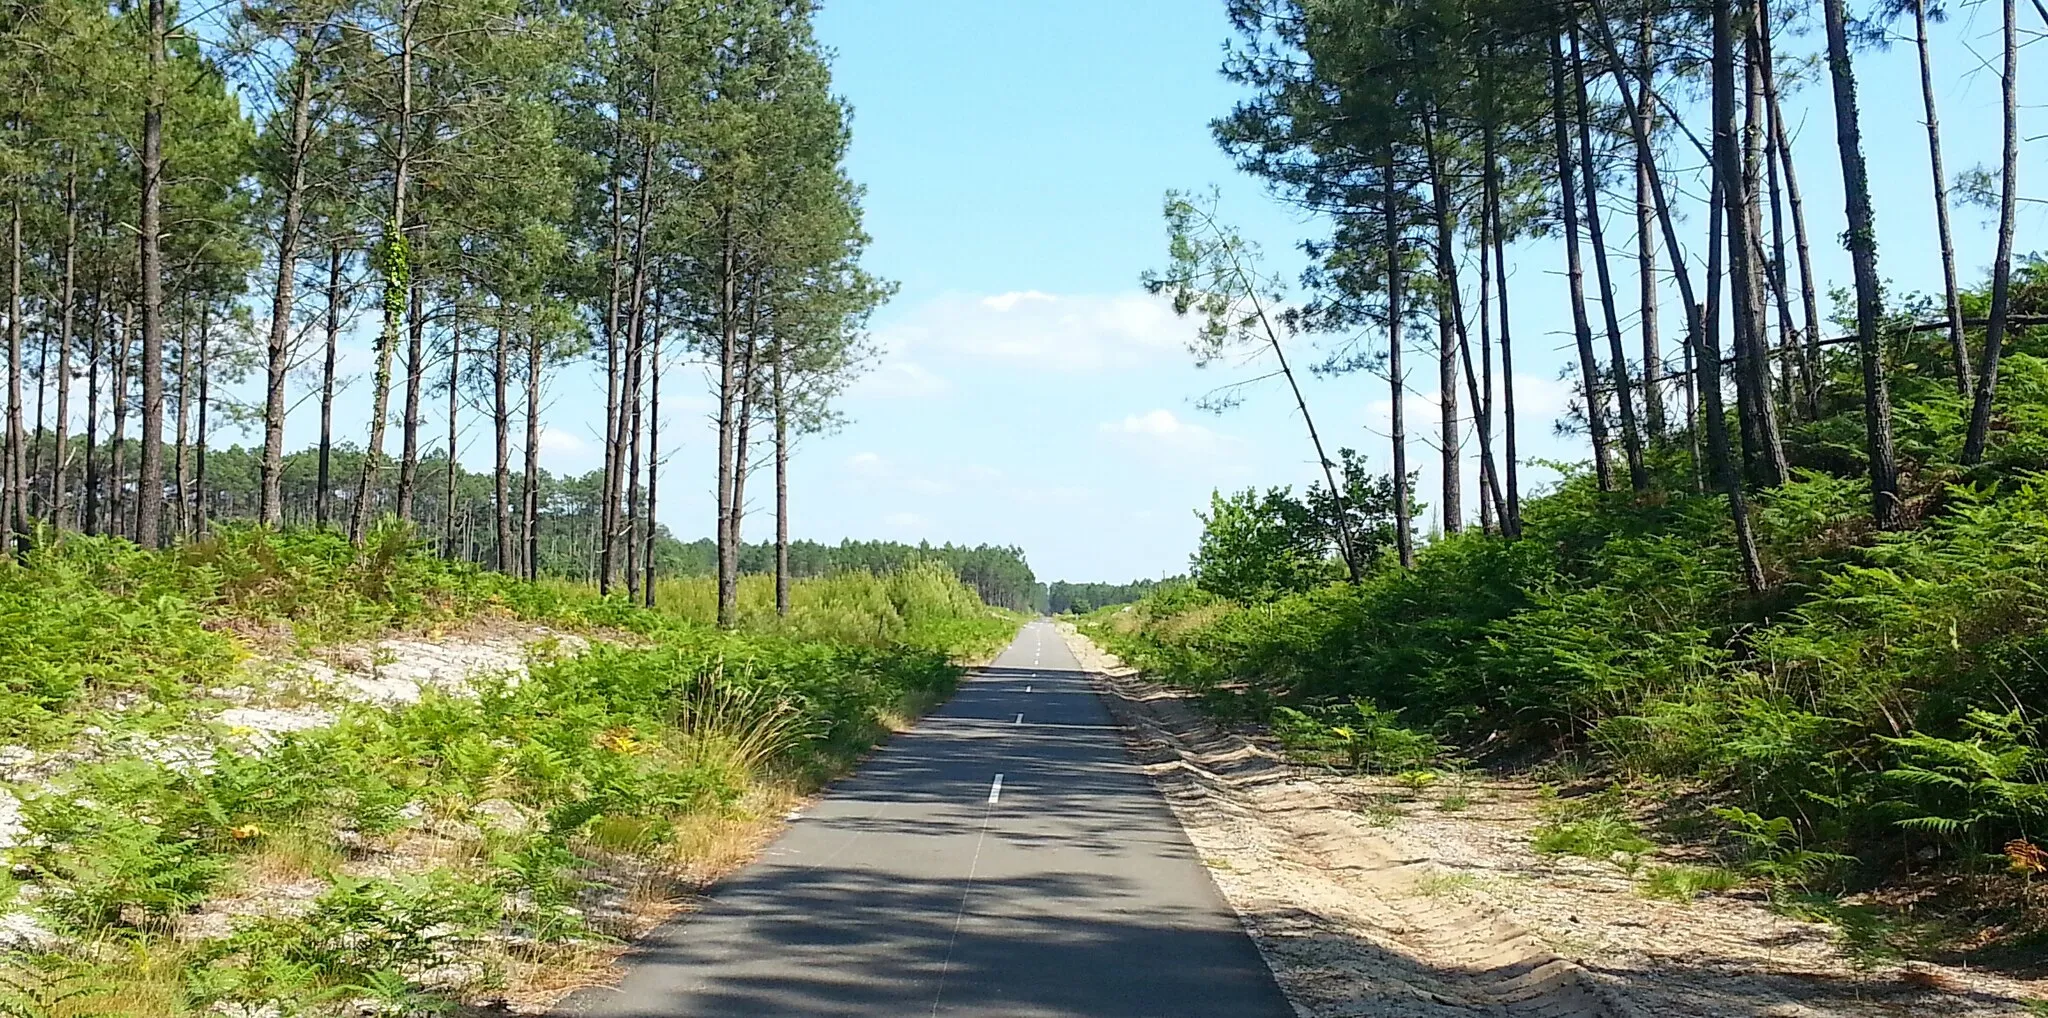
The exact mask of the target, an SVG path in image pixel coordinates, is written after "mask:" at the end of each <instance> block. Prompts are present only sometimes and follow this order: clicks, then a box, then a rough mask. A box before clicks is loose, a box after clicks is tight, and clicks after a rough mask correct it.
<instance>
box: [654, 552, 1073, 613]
mask: <svg viewBox="0 0 2048 1018" xmlns="http://www.w3.org/2000/svg"><path fill="white" fill-rule="evenodd" d="M676 551H677V553H678V554H679V555H680V556H681V558H680V560H679V561H678V562H677V564H676V572H677V573H678V574H679V575H683V576H708V575H710V574H711V573H712V572H714V571H715V569H716V567H717V564H718V560H717V553H718V552H717V547H716V546H715V545H714V544H713V543H712V541H711V539H710V538H708V537H705V538H698V539H697V540H695V541H692V542H689V543H687V544H681V543H678V544H677V545H676ZM920 562H938V563H941V564H943V565H945V566H946V567H947V568H948V569H951V570H952V571H953V573H954V575H957V576H959V577H960V580H961V582H963V583H965V584H967V585H968V586H970V587H973V588H974V590H975V592H976V593H978V594H980V595H981V599H982V600H983V601H984V602H987V603H988V604H992V605H998V606H1000V607H1004V608H1010V609H1013V610H1016V611H1029V610H1038V611H1043V610H1044V609H1045V596H1046V588H1045V585H1044V584H1042V583H1039V582H1038V580H1037V578H1036V577H1035V576H1033V575H1032V573H1031V566H1030V564H1029V563H1027V562H1026V561H1025V560H1024V550H1023V549H1022V548H1005V547H1000V546H997V545H989V544H983V545H975V546H974V547H968V546H966V545H955V544H936V545H935V544H932V543H930V542H929V541H925V542H920V543H918V544H904V543H903V542H901V541H852V540H845V541H840V542H839V543H838V544H836V545H833V544H821V543H819V542H816V541H791V542H790V543H789V573H790V575H791V576H797V577H803V576H823V575H826V574H829V573H838V572H847V571H863V572H871V573H875V574H878V575H881V574H887V573H892V572H895V571H897V570H899V569H903V568H905V567H907V566H911V565H914V564H917V563H920ZM774 571H775V545H774V544H773V543H772V542H767V541H764V542H761V543H759V544H743V545H741V546H740V572H742V573H770V572H774Z"/></svg>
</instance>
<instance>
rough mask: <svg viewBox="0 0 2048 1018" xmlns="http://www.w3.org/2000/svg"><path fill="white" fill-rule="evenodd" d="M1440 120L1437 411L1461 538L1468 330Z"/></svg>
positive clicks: (1428, 135)
mask: <svg viewBox="0 0 2048 1018" xmlns="http://www.w3.org/2000/svg"><path fill="white" fill-rule="evenodd" d="M1435 118H1436V113H1435V111H1434V110H1432V111H1431V113H1430V117H1429V118H1428V119H1426V120H1424V121H1423V125H1422V130H1423V141H1422V147H1423V153H1424V155H1425V157H1426V158H1427V159H1428V160H1429V193H1430V205H1431V207H1432V211H1433V212H1434V213H1435V215H1434V216H1433V217H1432V218H1434V219H1435V220H1436V274H1437V288H1436V339H1437V410H1438V426H1439V430H1438V434H1439V435H1440V436H1441V441H1442V446H1443V447H1442V450H1441V452H1442V457H1443V464H1442V470H1443V472H1444V477H1443V507H1442V519H1443V521H1444V533H1446V534H1456V533H1458V532H1460V531H1462V530H1464V529H1465V505H1464V501H1465V498H1464V496H1465V492H1464V477H1463V476H1462V475H1463V470H1462V469H1461V463H1460V459H1461V457H1460V455H1459V454H1460V452H1461V451H1462V449H1463V446H1464V437H1463V436H1462V435H1461V434H1460V431H1461V429H1460V427H1459V424H1458V350H1459V348H1460V345H1459V342H1458V340H1459V334H1460V333H1461V332H1462V331H1463V330H1464V327H1465V323H1464V316H1463V315H1462V314H1461V313H1460V312H1459V309H1458V307H1457V301H1458V262H1457V259H1456V258H1455V257H1453V254H1452V246H1453V245H1454V244H1455V243H1456V242H1457V238H1456V228H1455V226H1454V225H1453V223H1452V221H1451V220H1452V216H1453V214H1454V213H1453V212H1452V209H1451V205H1452V200H1451V195H1450V193H1449V191H1448V186H1447V184H1446V183H1445V181H1444V174H1443V169H1442V157H1441V153H1439V152H1438V151H1437V138H1436V126H1435V124H1434V123H1432V121H1434V120H1435ZM1484 484H1485V482H1484V480H1483V479H1482V481H1481V487H1482V490H1481V492H1480V495H1479V500H1480V502H1481V503H1484V502H1485V501H1486V493H1485V491H1484V490H1483V488H1484Z"/></svg>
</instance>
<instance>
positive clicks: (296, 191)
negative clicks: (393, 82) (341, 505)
mask: <svg viewBox="0 0 2048 1018" xmlns="http://www.w3.org/2000/svg"><path fill="white" fill-rule="evenodd" d="M309 47H310V43H309V42H307V43H302V44H301V45H300V47H299V53H298V64H297V70H298V73H297V74H296V75H295V76H294V77H293V80H292V122H291V148H290V150H289V151H287V153H286V155H285V172H284V185H285V188H284V216H283V220H282V221H281V222H280V223H279V224H278V232H277V276H276V278H275V279H274V280H273V281H272V284H271V285H272V290H271V296H270V337H269V342H268V344H266V350H265V353H266V357H265V364H264V368H265V370H264V387H263V392H264V396H263V460H262V464H261V481H260V487H259V490H258V491H257V495H256V523H257V525H258V526H264V527H270V528H271V529H276V528H278V527H281V526H283V525H284V417H285V380H286V375H287V374H289V372H290V371H291V366H292V365H291V356H292V351H291V338H292V332H291V325H292V294H293V288H294V286H295V285H296V283H297V281H298V255H299V228H300V220H301V218H302V217H303V215H304V207H305V192H306V151H307V141H308V138H309V137H310V136H311V134H312V125H313V65H312V58H311V54H310V53H309V52H308V49H309Z"/></svg>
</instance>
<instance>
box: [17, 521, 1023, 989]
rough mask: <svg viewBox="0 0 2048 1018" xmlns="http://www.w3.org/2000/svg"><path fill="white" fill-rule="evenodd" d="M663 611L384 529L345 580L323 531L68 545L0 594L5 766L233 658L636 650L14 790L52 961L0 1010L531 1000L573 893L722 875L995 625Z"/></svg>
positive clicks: (872, 607) (337, 543)
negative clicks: (254, 903) (520, 628)
mask: <svg viewBox="0 0 2048 1018" xmlns="http://www.w3.org/2000/svg"><path fill="white" fill-rule="evenodd" d="M659 593H661V594H662V595H664V598H663V599H664V600H665V601H666V602H667V606H665V607H664V609H663V610H661V611H648V610H645V609H642V608H638V607H636V606H633V605H631V604H628V603H626V601H625V600H624V599H622V598H599V597H597V596H596V595H595V593H594V592H592V591H589V590H587V589H583V588H579V587H576V586H573V585H568V584H562V583H546V584H527V583H522V582H519V581H515V580H509V579H506V578H504V577H499V576H494V575H491V574H487V573H482V572H480V571H478V570H476V569H474V568H471V567H468V566H463V565H451V564H449V563H445V562H441V561H439V560H437V559H435V558H433V557H431V556H430V555H428V554H426V553H425V552H423V551H420V550H415V549H413V548H411V547H409V546H408V543H407V542H406V540H405V538H404V535H403V534H402V533H397V532H385V533H382V534H380V536H379V538H378V539H377V540H376V541H374V542H372V547H371V548H370V550H368V551H366V552H361V553H358V552H356V551H354V550H352V549H349V548H348V546H347V544H346V543H345V542H342V541H341V540H340V539H339V538H337V537H334V536H333V535H326V534H301V533H287V534H283V535H269V534H262V533H259V532H254V531H235V530H229V531H226V532H224V533H223V534H222V535H220V536H219V537H218V538H216V539H213V540H211V541H209V542H208V543H206V544H204V545H202V546H198V547H193V548H184V549H179V550H176V551H170V552H144V551H141V550H139V549H135V548H134V547H133V546H132V545H126V544H123V543H121V542H116V541H105V540H84V539H80V540H72V539H69V538H67V539H66V540H65V541H64V542H63V543H62V544H61V545H57V546H54V547H48V548H44V549H42V550H39V551H38V552H37V553H36V554H35V555H34V556H33V557H32V558H31V560H30V561H29V562H28V563H27V564H26V565H23V566H12V565H0V624H4V623H7V622H12V623H13V624H14V625H13V626H12V627H10V628H9V630H8V631H7V632H5V633H4V634H0V710H6V711H7V712H8V713H7V714H6V715H0V717H5V718H6V720H4V721H0V743H4V742H12V741H18V740H19V739H20V738H22V737H34V738H35V739H36V740H39V741H42V742H46V743H55V742H59V741H61V740H62V739H64V738H66V737H68V735H70V734H71V733H73V732H74V731H75V730H76V729H77V728H79V727H80V726H81V725H82V724H83V723H84V722H85V721H86V719H88V718H89V717H90V718H92V719H94V720H98V721H100V722H102V723H105V722H107V721H108V720H109V719H110V718H112V717H114V716H115V715H116V714H117V713H120V712H123V711H125V712H128V713H133V712H134V711H135V710H136V706H135V705H134V703H133V702H132V698H130V700H128V701H119V700H118V698H114V699H110V698H109V697H108V696H107V694H111V693H114V692H119V691H124V690H142V691H144V692H145V693H146V696H145V698H144V700H143V701H142V703H144V704H146V705H147V709H146V710H144V711H143V713H149V714H157V713H162V712H164V711H166V710H171V709H173V708H179V707H183V708H184V709H186V710H187V711H191V710H194V709H196V708H195V705H196V704H197V702H198V700H197V696H198V694H200V693H201V692H203V691H204V690H206V689H208V688H209V687H211V686H214V685H216V684H218V683H220V682H221V681H222V680H224V679H227V678H229V677H230V676H232V675H233V673H234V669H235V667H236V664H237V662H238V661H240V660H241V659H242V658H244V657H246V656H248V655H249V654H251V653H252V652H254V651H256V650H258V649H262V650H267V651H271V652H276V651H287V652H288V651H289V650H290V649H291V648H292V647H294V646H302V645H305V644H308V643H319V642H323V641H329V640H335V639H342V638H349V637H355V636H373V635H376V634H378V633H380V632H384V631H388V630H389V629H390V628H392V627H394V626H405V627H422V628H425V627H439V626H445V625H449V624H452V623H455V622H459V621H461V620H463V619H466V618H471V617H475V616H478V615H484V614H492V613H499V614H510V615H514V616H517V617H521V618H526V619H533V620H545V621H548V622H551V623H553V624H556V625H558V626H564V627H568V628H584V629H587V630H589V631H591V632H593V633H594V634H598V635H603V634H604V633H607V632H611V633H617V632H619V631H624V632H627V633H630V634H631V638H630V639H628V640H625V641H621V642H607V641H603V640H600V641H598V642H597V643H596V644H595V645H594V646H593V647H592V648H591V649H590V650H589V651H588V652H587V653H584V654H581V655H578V656H574V657H553V658H550V657H543V658H541V659H539V660H536V661H534V662H533V663H532V664H531V666H530V667H529V669H528V672H527V674H525V675H524V676H521V677H518V678H517V681H515V680H514V677H511V676H505V677H499V678H496V679H484V680H479V681H477V682H475V683H474V684H473V688H471V689H470V690H468V691H467V692H466V693H465V694H464V695H451V694H445V693H439V692H433V691H429V692H428V694H427V695H426V696H425V697H424V698H423V699H422V700H421V701H419V702H418V703H415V704H409V705H402V706H394V707H382V706H375V705H368V704H348V705H341V706H339V707H338V708H337V710H338V719H337V720H336V722H335V723H334V724H333V725H331V726H328V727H322V728H315V729H310V730H305V731H297V732H291V733H288V734H285V735H283V736H282V737H281V738H279V739H278V740H277V741H276V742H275V743H274V744H273V745H270V746H269V747H268V748H266V749H264V750H263V751H262V752H260V753H257V752H251V751H250V750H249V748H248V747H247V746H245V745H241V744H237V743H234V742H232V741H216V742H214V743H212V744H210V746H209V745H208V744H206V743H204V742H201V743H196V744H195V743H192V742H191V741H190V740H191V739H193V738H195V737H196V736H197V734H198V730H196V729H189V728H188V729H186V730H182V731H181V732H180V734H179V735H178V737H179V738H182V739H185V740H187V742H186V743H184V744H185V745H187V746H193V747H196V748H194V749H188V750H187V751H185V752H184V753H183V756H182V759H184V760H186V761H187V762H185V763H181V764H177V765H171V764H166V763H162V762H158V761H156V760H154V759H150V758H146V757H137V756H116V757H112V758H107V759H97V760H92V761H90V762H87V763H84V764H81V765H79V766H76V767H74V768H73V769H71V770H70V771H68V772H65V773H63V774H60V775H58V776H57V777H56V778H54V779H52V780H50V781H48V782H45V783H39V784H36V785H33V786H25V787H21V788H18V789H17V792H18V794H20V795H21V796H22V799H23V802H22V818H23V821H24V823H25V824H26V827H27V831H26V834H27V837H26V838H24V839H22V841H21V845H20V847H18V848H17V849H15V850H14V851H12V852H11V853H10V858H9V860H8V862H9V864H10V867H9V868H8V869H6V870H0V873H4V874H6V875H5V876H0V880H4V881H5V886H0V912H4V911H9V910H24V909H25V910H27V911H29V912H31V913H32V914H33V915H34V917H35V918H36V919H37V921H39V922H41V923H42V924H43V925H45V926H46V927H48V928H50V929H51V930H53V931H55V932H56V934H57V935H58V936H59V940H57V941H56V942H55V944H54V945H52V947H51V949H49V950H47V951H43V952H25V951H16V952H11V953H8V954H6V955H4V956H0V1014H7V1015H11V1014H29V1015H36V1016H38V1018H40V1016H44V1015H48V1016H51V1018H73V1016H77V1018H84V1016H86V1015H97V1014H102V1013H123V1014H138V1015H152V1016H155V1015H164V1016H169V1015H186V1014H194V1013H207V1012H214V1011H221V1012H228V1011H234V1012H237V1013H239V1012H260V1011H263V1010H264V1009H266V1008H280V1009H282V1011H283V1012H284V1013H291V1014H325V1013H339V1010H340V1009H345V1008H346V1007H350V1006H354V1005H353V1004H352V1003H351V1002H353V1001H361V1000H365V999H368V1000H374V1001H378V1002H380V1003H379V1006H380V1007H384V1008H386V1009H387V1010H389V1013H400V1012H406V1013H410V1012H415V1011H422V1010H445V1007H446V1005H447V1004H448V1002H449V1001H451V1000H453V999H455V998H458V997H462V996H464V995H469V994H474V993H476V992H478V991H479V990H481V989H485V988H488V987H489V986H491V985H492V984H494V983H495V982H499V981H502V979H503V978H506V976H505V973H507V972H515V971H516V972H520V973H525V975H524V976H521V977H520V978H530V979H534V980H538V981H541V982H545V981H546V978H547V976H546V974H545V971H544V970H545V969H546V968H547V967H548V966H549V965H551V964H557V963H560V964H575V965H583V964H587V963H588V962H587V959H585V958H584V955H585V954H587V951H588V947H589V945H591V944H593V943H596V942H597V940H599V939H601V936H602V935H604V934H608V933H610V932H613V928H612V926H610V925H606V924H605V923H611V922H614V920H606V921H605V923H596V924H595V925H594V924H593V923H594V922H595V921H594V920H592V919H591V918H589V917H590V915H591V913H589V912H588V911H587V909H586V908H585V906H586V905H587V904H588V902H587V901H586V900H585V891H584V888H585V885H586V884H588V883H590V882H591V881H600V882H606V883H610V884H617V885H619V886H621V887H624V888H625V889H626V892H625V893H628V895H629V897H632V898H634V899H635V900H641V899H645V900H649V901H653V902H658V900H659V899H660V898H661V897H662V896H663V895H665V894H667V893H670V890H669V886H670V883H671V882H672V881H673V880H675V879H677V878H678V877H679V876H680V875H681V874H683V873H686V872H688V873H699V874H701V873H704V872H706V871H707V868H715V867H716V866H720V865H725V864H728V863H730V862H732V861H734V860H735V859H736V858H737V856H738V854H739V851H740V849H741V848H743V846H744V845H746V844H749V843H751V840H752V837H753V835H752V834H751V833H749V832H751V831H754V830H757V829H758V827H759V825H760V824H762V823H763V822H765V821H766V820H768V819H772V818H773V817H778V816H780V815H781V814H780V810H770V809H768V808H766V807H767V806H772V805H773V804H774V803H775V802H777V801H780V800H782V799H784V798H786V796H787V794H789V793H790V792H801V791H802V790H805V789H809V788H813V787H815V786H816V785H817V784H818V783H819V782H822V781H824V780H826V779H829V778H830V777H832V776H833V775H836V774H839V773H843V772H844V771H845V770H846V769H847V768H848V767H850V766H851V765H852V764H853V762H854V761H856V760H857V759H858V757H859V756H860V754H861V753H863V752H864V751H866V750H867V749H869V748H870V747H872V746H873V745H875V744H876V742H877V741H879V740H880V739H881V738H883V737H885V736H886V735H887V733H888V731H889V729H890V727H891V726H892V725H893V724H895V723H897V722H898V720H899V719H900V718H901V717H902V716H903V715H904V714H906V713H915V712H916V711H917V710H918V709H920V708H921V707H922V706H923V705H928V704H929V703H931V702H934V701H936V700H938V699H941V698H943V697H944V696H945V695H946V694H947V693H948V692H949V691H950V690H951V689H952V688H953V685H954V683H955V682H956V680H957V679H958V677H959V675H960V672H961V669H960V667H959V666H958V665H957V664H956V659H957V658H960V657H962V656H971V655H976V654H981V653H985V652H986V651H988V650H989V649H991V648H992V647H994V646H997V645H999V644H1000V643H1001V641H1002V640H1004V639H1006V638H1007V637H1008V636H1009V634H1010V633H1012V632H1013V631H1014V629H1015V626H1016V624H1017V619H1016V617H1015V616H1013V615H1010V614H1008V613H1003V612H996V611H992V610H990V609H988V608H986V607H984V606H983V605H982V604H981V603H980V601H979V600H978V599H977V598H975V597H974V595H973V594H972V593H971V592H970V591H969V590H968V589H967V588H965V587H964V586H962V585H961V584H960V583H959V581H958V580H957V579H955V578H954V577H953V576H952V575H951V574H950V573H947V572H945V571H944V570H943V569H938V568H934V567H921V568H917V569H911V570H906V571H903V572H900V573H896V574H892V575H889V576H886V577H874V576H868V575H865V574H846V575H840V576H834V577H829V578H823V579H817V580H807V581H803V582H800V583H799V584H798V585H797V587H796V588H795V591H794V593H795V598H794V600H795V604H794V608H793V610H792V611H791V613H790V614H789V616H788V617H787V618H782V617H778V616H777V615H776V614H775V612H774V607H773V603H772V590H770V589H769V588H767V587H766V586H765V585H764V584H762V583H761V582H760V581H758V580H753V579H750V580H749V582H748V583H747V584H746V586H745V594H746V605H747V610H746V612H745V614H744V617H743V619H742V625H741V626H740V627H739V629H738V630H736V631H721V630H718V629H716V628H714V627H713V626H711V625H709V624H708V618H709V609H710V605H711V601H710V599H709V597H708V595H709V594H710V589H709V587H708V585H706V584H698V583H691V582H677V583H672V584H664V586H663V587H662V589H661V590H660V591H659ZM117 701H118V702H117ZM194 752H196V753H197V758H196V761H195V758H194ZM379 860H383V862H382V863H379V862H378V861H379ZM282 878H288V879H293V880H307V879H311V880H317V881H321V882H323V883H324V884H326V889H325V890H324V891H323V892H322V893H320V894H319V895H318V897H317V898H316V899H315V900H314V901H313V902H311V903H310V906H309V907H308V908H306V909H305V910H304V911H302V912H300V913H294V914H281V915H273V916H270V917H268V918H251V919H245V920H242V921H240V922H237V923H236V924H235V925H234V928H233V932H232V933H231V934H230V935H228V936H226V937H214V938H212V939H205V940H202V941H200V942H198V943H196V944H194V943H186V942H184V941H182V940H180V939H178V938H177V936H176V934H177V931H178V929H179V928H180V924H181V923H182V922H183V919H184V917H185V916H186V915H187V914H189V913H190V912H191V911H192V910H194V909H195V908H196V907H198V906H199V905H201V904H202V903H204V902H207V901H210V900H214V899H218V898H220V897H221V896H223V895H243V896H248V895H255V896H259V897H260V896H262V895H264V894H266V893H268V891H267V887H268V885H267V884H265V883H264V881H266V880H276V879H282ZM520 945H525V946H520ZM579 945H580V946H579ZM507 952H513V953H512V954H508V953H507ZM519 952H524V953H519ZM514 955H516V957H515V956H514ZM546 959H556V961H554V962H550V961H547V960H546ZM144 974H146V978H145V976H144Z"/></svg>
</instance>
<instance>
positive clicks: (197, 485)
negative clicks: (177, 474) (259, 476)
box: [192, 308, 213, 537]
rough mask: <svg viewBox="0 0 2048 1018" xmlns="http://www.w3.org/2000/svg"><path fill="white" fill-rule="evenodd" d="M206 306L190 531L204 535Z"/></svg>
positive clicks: (209, 390) (209, 352)
mask: <svg viewBox="0 0 2048 1018" xmlns="http://www.w3.org/2000/svg"><path fill="white" fill-rule="evenodd" d="M210 310H211V309H210V308H207V309H202V310H201V311H200V313H199V364H198V368H199V413H198V415H197V416H198V421H197V422H196V423H197V424H198V430H197V431H196V432H194V433H193V436H192V463H193V466H192V532H193V533H194V534H195V535H197V536H199V537H205V536H206V526H207V518H208V515H209V513H208V504H207V497H208V496H207V491H206V428H207V408H208V406H209V404H210V403H211V402H212V397H213V386H212V382H213V378H212V374H211V372H210V371H209V369H210V368H211V367H212V366H213V365H212V359H213V347H212V332H211V328H210V326H211V325H212V320H211V318H210V316H209V314H208V312H209V311H210Z"/></svg>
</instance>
